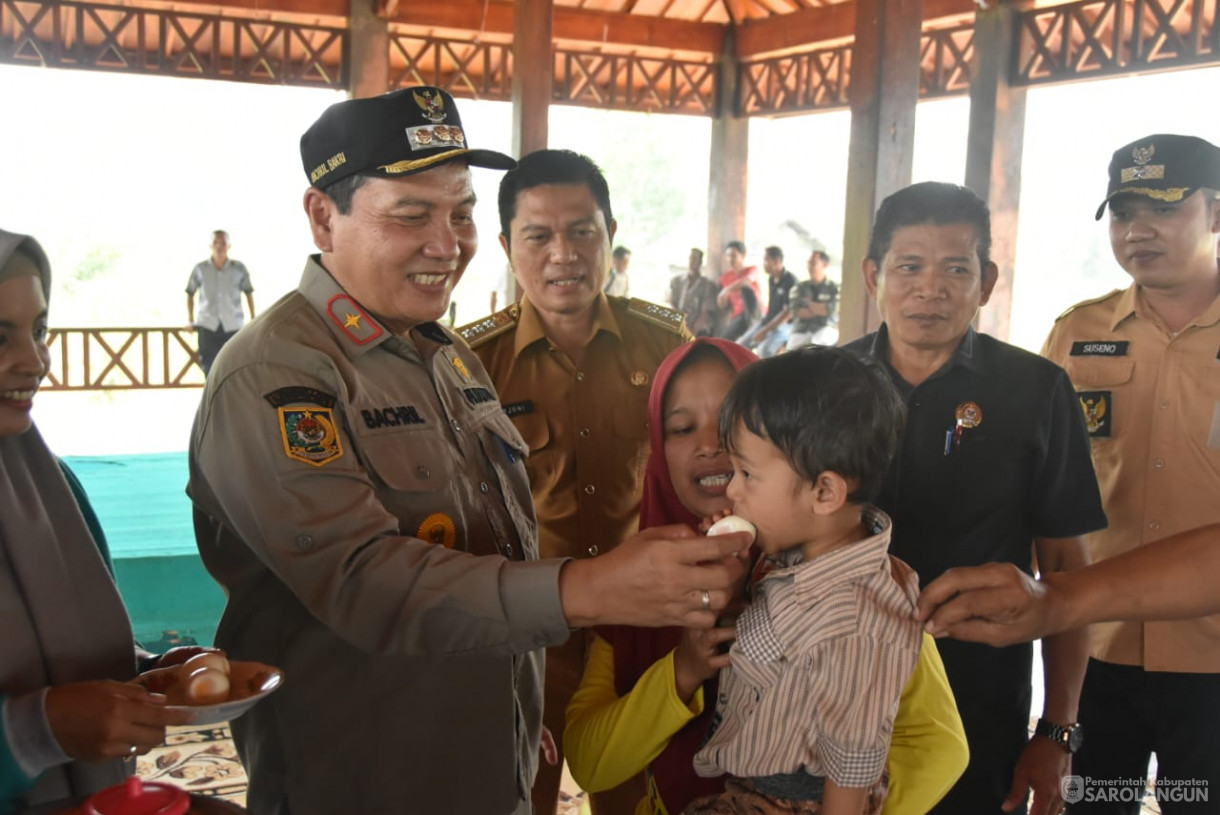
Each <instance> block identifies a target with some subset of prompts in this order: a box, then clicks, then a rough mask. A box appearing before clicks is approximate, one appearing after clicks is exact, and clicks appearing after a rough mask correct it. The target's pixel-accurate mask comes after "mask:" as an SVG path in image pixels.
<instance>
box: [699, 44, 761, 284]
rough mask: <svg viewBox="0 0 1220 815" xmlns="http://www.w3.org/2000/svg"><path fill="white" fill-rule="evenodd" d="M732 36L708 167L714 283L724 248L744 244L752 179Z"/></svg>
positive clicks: (721, 268)
mask: <svg viewBox="0 0 1220 815" xmlns="http://www.w3.org/2000/svg"><path fill="white" fill-rule="evenodd" d="M732 37H733V35H732V34H731V33H730V34H729V38H728V40H727V41H726V42H725V48H724V54H723V55H722V56H721V60H720V63H719V65H718V66H717V67H718V68H719V70H720V82H719V83H718V87H719V95H720V96H719V99H718V100H717V105H716V115H715V117H714V118H713V119H712V145H711V151H710V155H709V157H708V158H709V167H708V207H707V221H708V223H707V243H708V246H707V249H708V251H707V255H706V258H707V266H708V269H709V270H710V272H711V275H712V277H713V278H714V279H719V277H720V274H721V272H723V271H724V245H725V244H726V243H728V242H729V241H732V240H745V232H746V182H747V180H748V177H749V147H750V120H749V119H747V118H745V117H744V116H738V115H737V104H736V98H737V80H738V77H739V76H740V72H739V71H738V70H737V59H736V58H735V57H734V56H733V52H734V50H735V49H734V47H733V41H732Z"/></svg>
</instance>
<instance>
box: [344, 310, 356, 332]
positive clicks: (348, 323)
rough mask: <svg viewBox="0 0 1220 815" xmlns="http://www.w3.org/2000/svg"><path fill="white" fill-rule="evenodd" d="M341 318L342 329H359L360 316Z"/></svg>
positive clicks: (346, 315)
mask: <svg viewBox="0 0 1220 815" xmlns="http://www.w3.org/2000/svg"><path fill="white" fill-rule="evenodd" d="M343 317H344V320H343V327H344V328H356V329H359V328H360V315H359V314H345V315H343Z"/></svg>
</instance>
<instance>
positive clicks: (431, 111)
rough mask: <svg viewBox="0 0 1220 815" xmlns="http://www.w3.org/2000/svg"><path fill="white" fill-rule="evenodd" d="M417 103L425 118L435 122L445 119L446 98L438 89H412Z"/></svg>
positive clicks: (438, 122)
mask: <svg viewBox="0 0 1220 815" xmlns="http://www.w3.org/2000/svg"><path fill="white" fill-rule="evenodd" d="M411 95H412V96H414V97H415V104H417V105H419V109H420V110H422V111H423V113H424V118H425V119H427V120H428V121H429V122H432V123H433V124H440V123H441V122H443V121H445V99H444V97H443V96H441V95H440V93H438V92H436V91H423V92H422V93H421V92H420V91H411Z"/></svg>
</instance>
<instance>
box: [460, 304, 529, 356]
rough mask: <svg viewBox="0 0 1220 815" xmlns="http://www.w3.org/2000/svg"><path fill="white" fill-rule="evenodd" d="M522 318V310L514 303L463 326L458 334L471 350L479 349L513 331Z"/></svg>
mask: <svg viewBox="0 0 1220 815" xmlns="http://www.w3.org/2000/svg"><path fill="white" fill-rule="evenodd" d="M520 316H521V309H519V308H518V307H517V304H516V303H513V304H512V305H511V306H509V307H508V308H506V309H502V310H500V311H497V312H496V313H495V314H492V315H490V316H488V317H484V318H483V319H481V320H476V321H475V322H473V323H468V324H467V325H464V326H462V327H461V328H459V329H458V330H457V333H458V334H459V335H460V336H461V337H462V339H464V340H466V344H467V345H469V346H470V347H471V348H478V347H479V346H480V345H482V344H483V343H485V342H487V341H489V340H491V339H492V338H493V337H498V336H500V335H501V334H503V333H505V332H507V331H510V330H512V328H513V327H514V326H516V325H517V318H518V317H520Z"/></svg>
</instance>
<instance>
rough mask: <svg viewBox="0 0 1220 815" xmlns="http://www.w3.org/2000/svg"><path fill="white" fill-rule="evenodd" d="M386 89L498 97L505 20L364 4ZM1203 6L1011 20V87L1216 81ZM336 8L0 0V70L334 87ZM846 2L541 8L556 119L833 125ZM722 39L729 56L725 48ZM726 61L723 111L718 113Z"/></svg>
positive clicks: (969, 16)
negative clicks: (617, 112) (374, 13)
mask: <svg viewBox="0 0 1220 815" xmlns="http://www.w3.org/2000/svg"><path fill="white" fill-rule="evenodd" d="M380 2H381V6H380V8H379V12H380V14H381V16H382V17H384V18H385V19H386V20H387V22H388V23H389V32H390V45H389V49H390V54H389V58H390V70H391V85H393V86H402V85H408V84H421V83H422V84H433V85H438V86H441V87H445V88H446V89H448V90H449V91H451V92H452V93H454V94H455V95H459V96H464V97H474V98H482V99H500V100H506V99H509V98H511V95H512V65H513V57H512V44H513V42H512V40H513V25H514V17H513V6H512V4H511V3H508V2H502V1H501V0H485V1H483V0H406V2H396V0H380ZM1218 5H1220V0H1193V2H1189V1H1188V0H1077V1H1076V2H1071V3H1064V4H1058V5H1043V6H1029V7H1024V6H1022V7H1021V11H1020V18H1021V20H1020V25H1019V26H1018V27H1017V28H1018V31H1017V34H1018V36H1019V38H1020V41H1019V42H1018V43H1017V47H1016V48H1015V53H1016V55H1017V56H1016V59H1015V60H1014V64H1013V65H1011V66H1009V72H1010V78H1011V79H1012V81H1013V82H1015V83H1017V84H1027V85H1028V84H1038V83H1046V82H1064V81H1073V80H1080V79H1090V78H1101V77H1104V76H1111V75H1115V74H1120V73H1129V72H1136V71H1150V70H1164V69H1171V68H1183V67H1191V66H1197V65H1201V64H1214V63H1220V29H1218V28H1217V26H1216V10H1217V6H1218ZM923 10H924V14H923V17H924V26H923V35H922V38H923V39H922V54H923V66H922V75H921V81H920V92H921V94H922V95H923V96H925V97H935V96H945V95H954V94H960V93H965V92H967V91H968V89H969V83H970V71H971V62H972V60H973V58H974V53H973V31H974V25H973V23H974V11H975V5H974V0H924V4H923ZM346 15H347V3H346V2H345V0H299V1H294V2H290V1H289V0H222V2H209V3H204V2H194V0H177V2H173V3H168V2H158V1H157V0H111V2H97V3H95V2H78V1H77V0H0V63H13V64H27V65H45V66H52V67H66V68H83V69H92V70H107V71H122V72H132V73H154V74H161V75H173V76H186V77H189V76H195V77H201V78H212V79H229V80H236V81H249V82H262V83H272V84H294V85H317V86H325V87H335V88H344V87H346V86H347V76H346V50H347V48H348V37H349V34H348V32H347V16H346ZM855 23H856V21H855V5H854V2H839V3H832V2H824V0H556V2H555V8H554V22H553V39H552V41H551V43H550V48H551V51H552V55H553V69H554V93H553V102H555V103H556V104H575V105H583V106H587V107H604V108H615V109H628V110H647V111H658V112H670V113H688V114H696V115H714V114H716V113H717V112H719V111H720V110H722V109H723V106H725V105H731V106H732V109H734V110H735V111H736V112H737V113H738V114H739V115H746V116H751V115H783V114H787V113H796V112H807V111H811V110H819V109H833V108H842V107H845V106H847V104H848V99H849V97H848V93H849V91H850V75H851V56H852V48H851V45H852V40H853V36H854V32H855ZM730 36H731V37H732V39H731V40H729V39H728V38H729V37H730ZM726 41H731V42H732V43H733V48H732V53H731V56H732V57H734V58H735V62H736V66H735V68H734V69H735V70H736V71H737V75H736V83H735V84H736V86H737V93H736V94H735V97H734V98H731V99H726V98H722V97H723V96H726V95H727V94H722V93H721V91H720V87H721V84H722V77H721V62H722V61H723V60H724V58H725V56H726V48H725V43H726Z"/></svg>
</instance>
